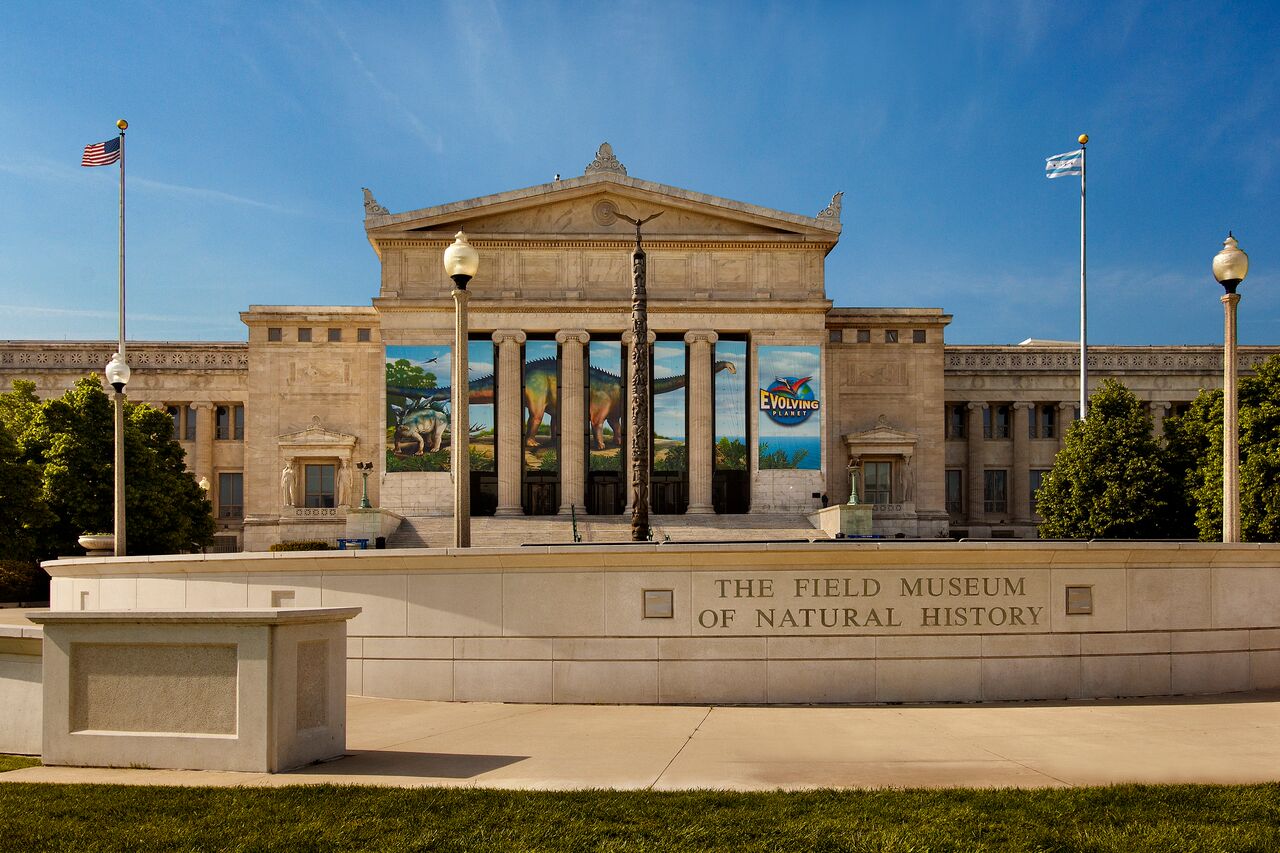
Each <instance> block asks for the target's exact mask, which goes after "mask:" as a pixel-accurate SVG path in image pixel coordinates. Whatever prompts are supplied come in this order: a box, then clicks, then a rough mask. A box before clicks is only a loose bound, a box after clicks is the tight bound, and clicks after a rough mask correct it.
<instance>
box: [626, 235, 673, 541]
mask: <svg viewBox="0 0 1280 853" xmlns="http://www.w3.org/2000/svg"><path fill="white" fill-rule="evenodd" d="M662 213H663V212H662V211H658V212H657V213H653V214H650V215H649V216H646V217H645V218H644V219H632V218H631V217H630V216H626V215H625V214H622V213H617V212H616V211H615V214H616V215H617V217H618V218H619V219H622V220H624V221H626V222H630V223H631V224H632V225H634V226H635V227H636V248H635V250H634V251H633V252H632V253H631V383H630V385H631V387H630V389H629V394H630V397H631V400H630V403H631V406H630V408H631V541H632V542H646V541H648V540H649V539H650V538H652V533H651V531H650V529H649V467H650V464H651V463H650V458H649V457H650V444H651V435H650V433H651V432H652V430H651V429H650V424H649V400H650V388H649V385H650V383H649V294H648V291H647V290H646V289H645V288H646V284H647V279H648V256H647V255H645V252H644V247H643V246H641V245H640V226H641V225H644V224H645V223H646V222H648V221H649V220H651V219H656V218H658V217H659V216H661V215H662Z"/></svg>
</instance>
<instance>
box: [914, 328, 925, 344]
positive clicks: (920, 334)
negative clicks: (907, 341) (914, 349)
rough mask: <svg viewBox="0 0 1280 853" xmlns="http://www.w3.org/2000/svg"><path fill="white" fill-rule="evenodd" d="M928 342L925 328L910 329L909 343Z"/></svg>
mask: <svg viewBox="0 0 1280 853" xmlns="http://www.w3.org/2000/svg"><path fill="white" fill-rule="evenodd" d="M928 342H929V336H928V334H926V332H925V330H924V329H912V330H911V343H913V344H927V343H928Z"/></svg>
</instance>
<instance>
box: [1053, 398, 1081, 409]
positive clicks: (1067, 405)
mask: <svg viewBox="0 0 1280 853" xmlns="http://www.w3.org/2000/svg"><path fill="white" fill-rule="evenodd" d="M1078 405H1080V403H1079V402H1078V401H1076V400H1069V401H1066V402H1062V403H1059V404H1058V408H1059V409H1062V410H1063V411H1070V410H1071V409H1074V408H1075V407H1076V406H1078Z"/></svg>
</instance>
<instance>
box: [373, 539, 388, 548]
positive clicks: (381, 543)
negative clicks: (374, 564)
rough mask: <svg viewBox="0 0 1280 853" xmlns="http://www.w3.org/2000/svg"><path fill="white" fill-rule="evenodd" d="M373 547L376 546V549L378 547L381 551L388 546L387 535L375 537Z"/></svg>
mask: <svg viewBox="0 0 1280 853" xmlns="http://www.w3.org/2000/svg"><path fill="white" fill-rule="evenodd" d="M373 547H374V548H376V549H377V550H379V551H381V550H382V549H384V548H386V547H387V537H385V536H379V537H378V538H377V539H374V540H373Z"/></svg>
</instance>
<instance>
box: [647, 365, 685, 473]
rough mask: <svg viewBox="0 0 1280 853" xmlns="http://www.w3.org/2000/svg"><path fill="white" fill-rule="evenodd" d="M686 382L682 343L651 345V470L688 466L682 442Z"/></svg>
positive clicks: (683, 468) (679, 469) (679, 468)
mask: <svg viewBox="0 0 1280 853" xmlns="http://www.w3.org/2000/svg"><path fill="white" fill-rule="evenodd" d="M687 382H688V375H687V365H686V357H685V343H684V341H656V342H655V343H654V345H653V470H655V471H684V470H686V469H687V468H688V467H689V449H688V445H687V442H686V440H685V433H686V431H687V430H686V429H685V409H686V399H685V390H686V384H687Z"/></svg>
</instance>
